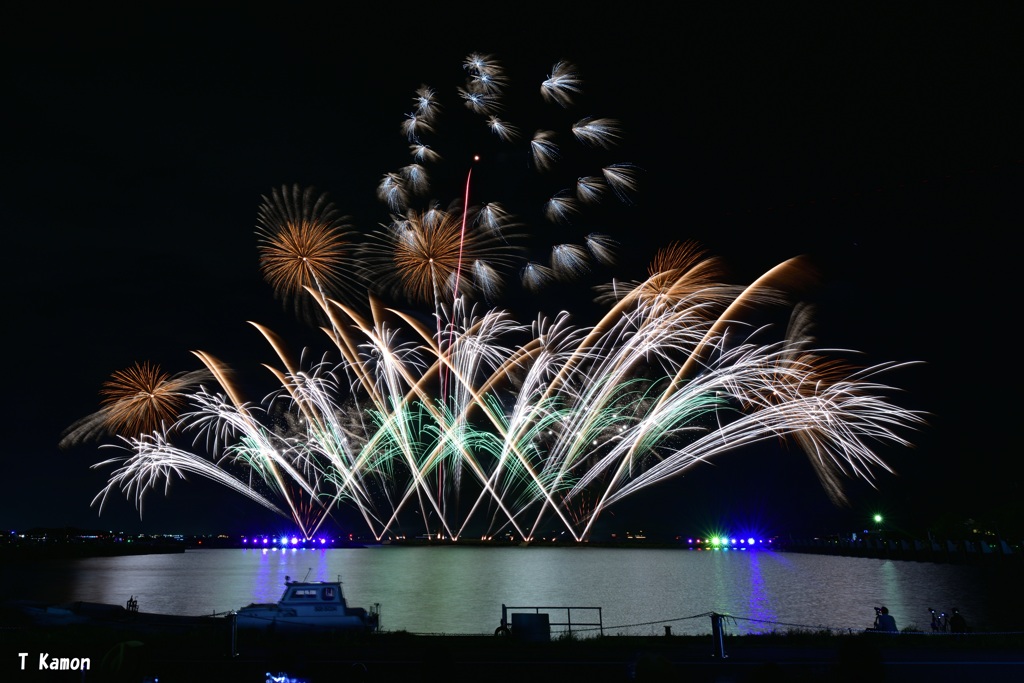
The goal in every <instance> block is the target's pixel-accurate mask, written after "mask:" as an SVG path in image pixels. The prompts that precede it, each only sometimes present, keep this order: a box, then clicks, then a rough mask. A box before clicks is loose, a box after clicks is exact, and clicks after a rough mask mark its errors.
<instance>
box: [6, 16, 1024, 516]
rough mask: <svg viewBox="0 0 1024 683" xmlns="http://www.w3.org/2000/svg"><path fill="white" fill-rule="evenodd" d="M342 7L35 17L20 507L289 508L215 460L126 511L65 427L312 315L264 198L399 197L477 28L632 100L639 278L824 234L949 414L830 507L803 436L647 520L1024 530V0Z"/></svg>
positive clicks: (86, 510)
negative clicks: (387, 188)
mask: <svg viewBox="0 0 1024 683" xmlns="http://www.w3.org/2000/svg"><path fill="white" fill-rule="evenodd" d="M331 7H332V6H331V5H323V6H321V5H315V4H314V5H308V4H303V5H301V6H299V7H284V8H280V9H278V10H276V11H274V12H267V13H265V14H258V13H254V12H247V13H235V12H227V11H224V10H214V11H211V10H209V9H208V8H203V9H202V10H201V11H199V10H196V11H184V10H181V9H174V10H171V9H167V10H159V9H154V8H148V9H136V10H133V11H130V12H120V11H117V12H114V11H111V10H104V9H102V8H100V9H96V6H90V9H89V10H88V11H83V10H75V11H74V12H71V11H69V10H66V9H64V8H55V7H50V8H46V7H39V6H36V8H35V9H26V8H21V9H17V10H13V11H8V13H7V17H6V19H5V21H4V22H3V28H2V29H0V31H2V34H3V40H2V46H0V50H2V55H3V59H2V67H0V68H2V73H3V83H4V98H3V100H4V102H5V104H4V107H3V109H4V117H3V118H4V120H5V121H6V124H5V126H4V128H5V132H4V134H3V138H2V140H3V141H2V143H0V144H2V147H0V155H2V159H3V168H4V178H3V183H2V185H0V217H2V223H3V226H4V235H5V237H4V241H5V245H6V252H7V254H8V258H7V259H6V268H5V274H6V279H7V282H8V286H7V291H8V293H9V296H8V298H7V302H6V307H5V308H6V316H5V318H6V320H5V324H4V328H5V330H6V335H5V337H6V341H7V344H6V348H7V371H8V373H9V375H8V376H9V377H10V381H9V382H8V383H7V391H6V392H5V396H6V398H5V399H4V400H5V411H4V412H5V418H6V419H5V430H4V437H5V438H4V440H3V451H2V453H3V458H4V473H5V478H6V480H7V487H6V488H7V489H8V493H7V494H6V495H5V497H4V499H3V503H2V504H0V524H2V525H3V526H4V527H6V528H9V529H21V528H25V527H28V526H33V525H41V526H62V525H72V526H84V527H93V526H99V527H104V528H115V529H125V530H141V531H151V532H163V531H183V532H189V531H197V532H198V531H204V532H205V531H221V530H224V531H230V530H234V529H237V528H240V527H241V526H242V521H244V520H247V519H251V518H252V517H253V516H259V515H261V514H262V513H260V511H259V510H258V509H256V508H255V507H254V506H252V505H250V504H249V503H246V502H244V501H241V500H236V499H235V498H234V497H232V496H231V495H230V494H228V493H226V492H219V491H218V490H217V489H211V488H210V487H208V486H205V485H203V484H201V483H197V484H186V485H175V487H174V488H173V491H172V495H171V496H170V497H169V498H166V499H164V498H162V497H160V496H153V497H151V498H150V499H149V501H148V503H147V508H146V511H145V514H144V516H143V517H142V519H141V520H140V519H139V515H138V513H137V512H136V511H135V509H134V508H133V506H132V505H131V504H130V503H128V502H126V501H124V500H122V499H117V500H113V501H111V504H110V506H109V508H108V509H107V510H106V511H104V514H103V516H102V517H99V516H98V515H97V510H96V508H94V507H90V501H91V499H92V497H93V495H94V494H95V493H96V492H97V491H98V490H99V489H100V488H101V487H102V486H103V484H104V483H105V481H106V473H105V472H106V471H105V470H104V471H101V472H96V471H93V470H91V469H90V465H91V464H93V463H94V462H96V461H98V460H99V459H100V458H101V455H102V454H101V453H98V452H97V451H96V450H95V449H77V450H76V451H74V452H72V453H66V452H61V451H60V450H59V449H58V448H57V442H58V440H59V437H60V433H61V431H62V430H63V429H64V428H65V427H67V426H68V425H69V424H71V423H72V422H73V421H75V420H76V419H78V418H80V417H83V416H84V415H87V414H89V413H91V412H93V411H94V410H96V409H97V408H98V406H99V396H98V391H99V388H100V386H101V384H102V383H103V381H105V380H106V379H107V378H108V377H109V375H110V373H112V372H114V371H116V370H119V369H123V368H126V367H128V366H130V365H132V364H133V363H135V362H137V361H143V360H150V361H153V362H156V363H159V364H160V365H161V366H163V367H164V368H165V369H168V370H171V371H180V370H189V369H195V368H196V367H197V365H196V362H195V358H194V356H192V355H191V353H190V352H191V351H192V350H194V349H202V350H207V351H210V352H211V353H214V354H215V355H219V356H220V357H222V358H224V359H226V360H230V362H231V363H232V364H233V365H236V366H238V367H240V368H245V369H246V371H247V372H253V373H258V372H262V369H261V368H259V367H258V364H259V363H260V362H264V361H269V360H270V358H269V357H268V355H267V350H266V348H265V343H264V342H263V341H262V340H261V339H260V338H259V337H258V336H257V335H256V333H255V332H254V330H253V329H252V328H251V327H249V326H248V325H247V324H246V322H245V321H247V320H254V321H257V322H261V323H265V324H267V325H268V326H269V327H271V328H275V329H281V330H288V329H292V328H291V327H290V326H291V325H292V324H293V322H294V321H292V320H291V319H290V317H289V316H288V315H287V314H286V313H285V312H283V311H282V310H281V308H280V306H279V305H278V303H277V302H276V301H275V300H274V299H273V297H272V293H271V291H270V289H269V287H268V286H267V285H266V284H265V283H264V282H263V281H262V280H261V279H260V275H259V272H258V268H257V256H256V242H255V237H254V225H255V218H256V210H257V207H258V205H259V203H260V199H261V196H262V195H265V194H267V193H269V192H270V190H271V189H273V188H276V187H280V186H282V185H286V184H287V185H291V184H293V183H297V184H299V185H302V186H306V185H313V186H315V187H317V188H318V189H320V190H322V191H326V192H328V193H329V194H330V196H331V198H332V199H333V200H334V202H335V204H336V205H338V206H339V208H340V210H341V211H342V212H343V213H345V214H348V215H351V216H353V218H354V219H355V222H356V223H357V224H358V225H360V226H361V227H364V228H367V229H372V228H374V227H376V225H377V224H378V223H380V222H384V221H385V220H386V218H387V217H386V212H385V211H384V210H383V209H382V207H381V206H380V205H379V204H378V203H377V202H376V200H375V198H374V189H375V187H376V183H377V181H378V180H379V178H380V176H381V175H382V174H383V173H384V172H387V171H390V170H394V169H395V168H396V167H397V166H399V165H401V164H403V163H405V157H404V150H405V148H404V145H403V143H402V140H401V138H400V135H399V132H398V128H399V125H400V124H401V121H402V119H403V116H404V114H405V112H406V111H408V109H409V108H410V102H411V97H412V94H413V92H414V90H415V88H416V87H418V86H419V85H420V84H421V83H430V82H432V81H434V80H437V81H443V80H453V79H454V78H457V77H458V75H459V72H460V69H461V62H462V59H463V58H464V57H465V56H466V55H467V54H468V53H470V52H473V51H479V52H485V53H493V54H494V55H496V56H497V57H498V58H499V59H500V60H501V61H502V62H503V63H505V64H506V65H508V66H509V67H510V68H516V69H520V70H522V71H523V72H524V73H541V74H542V75H544V74H546V71H545V70H547V69H550V66H551V65H552V64H553V63H554V62H555V61H557V60H559V59H568V60H569V61H572V62H573V63H575V64H576V65H577V66H578V67H579V69H580V71H581V72H582V73H583V75H584V79H585V82H586V83H587V84H588V87H590V86H592V87H593V89H594V92H595V93H596V94H595V96H594V100H593V103H594V105H595V106H600V107H603V108H605V109H606V110H608V112H609V114H611V115H614V116H616V117H617V118H619V119H620V120H622V122H623V124H624V128H625V130H626V132H627V135H626V139H625V141H624V147H625V149H626V150H627V152H626V156H628V157H629V161H632V162H635V163H637V164H638V165H640V166H642V167H643V169H644V174H643V186H642V190H641V192H640V194H639V196H638V198H637V202H636V205H635V206H633V207H631V209H630V211H629V212H628V214H627V213H624V214H623V222H624V223H625V225H623V226H622V232H623V233H624V234H628V235H629V239H628V240H625V257H626V262H627V266H633V267H636V268H637V270H635V271H634V272H631V273H628V274H626V275H625V277H627V278H636V277H640V276H642V275H643V271H642V266H643V264H645V263H646V259H648V258H649V257H650V255H652V254H653V251H654V249H655V248H656V247H657V246H661V245H664V244H667V243H669V242H672V241H678V240H684V239H696V240H698V241H700V242H701V243H703V244H704V245H706V246H707V247H708V249H709V250H710V251H711V252H712V253H714V254H717V255H719V256H721V257H722V258H724V259H725V261H726V262H727V263H729V264H730V265H731V266H732V267H733V268H734V270H735V273H736V276H737V280H739V281H743V282H749V281H750V280H751V279H753V278H754V277H756V276H757V275H759V274H760V273H762V272H764V271H765V270H767V269H768V268H770V267H772V266H773V265H775V264H777V263H779V262H781V261H782V260H784V259H786V258H789V257H791V256H796V255H798V254H809V255H812V256H813V257H814V258H815V260H816V261H817V262H818V263H820V264H822V266H823V270H824V273H825V277H824V282H823V286H822V289H821V292H822V293H821V297H822V300H821V303H822V308H821V310H820V315H819V319H820V330H821V334H822V338H823V340H824V341H826V342H827V343H828V344H831V345H835V346H842V347H850V348H855V349H858V350H861V351H863V352H864V353H865V356H866V358H867V359H868V360H871V361H875V362H877V361H883V360H894V361H922V362H923V364H922V365H921V366H917V367H914V368H912V369H908V370H907V371H905V372H903V373H902V374H898V375H895V376H893V377H892V378H891V382H892V383H893V384H896V385H897V386H901V387H905V388H906V390H907V391H906V396H905V399H906V400H905V403H907V404H908V405H910V406H911V407H914V408H917V409H921V410H927V411H929V412H930V413H931V417H930V418H929V422H930V424H929V426H928V427H927V428H926V429H925V430H924V431H923V432H922V433H920V434H919V435H917V436H915V437H913V440H914V441H915V442H916V443H917V447H916V448H915V449H912V450H909V451H907V450H894V451H891V452H890V451H886V453H885V455H886V458H887V460H888V461H889V462H890V463H891V464H892V465H893V467H894V468H895V469H896V470H897V471H898V474H897V475H896V476H890V475H883V476H882V477H881V478H880V479H879V481H878V489H877V490H871V489H870V488H867V487H863V486H854V487H853V488H852V491H853V492H854V493H855V496H856V497H855V500H854V504H853V507H852V508H851V509H850V510H849V511H845V512H839V511H835V510H833V509H832V508H831V507H830V506H829V504H828V502H827V500H826V499H825V496H824V494H823V493H821V491H820V489H818V488H817V485H816V483H815V481H814V478H813V475H812V474H811V472H810V469H809V467H808V466H807V465H806V463H805V462H804V461H803V460H802V457H803V456H799V457H798V456H796V455H786V456H781V457H773V458H770V459H766V458H756V457H750V458H747V457H746V454H737V455H736V456H733V457H731V458H726V459H723V461H722V462H721V463H720V464H719V465H718V466H716V467H711V468H707V469H706V471H702V472H699V473H695V474H692V475H690V476H688V477H687V478H685V479H681V480H678V481H676V482H674V483H673V484H671V485H669V486H666V487H662V488H663V489H664V490H661V489H659V491H657V492H652V495H651V497H650V499H648V500H645V501H644V503H643V505H639V506H636V507H640V508H644V507H646V508H647V513H648V514H649V513H650V512H651V511H652V510H653V511H655V512H656V515H655V516H656V518H657V519H656V521H655V520H647V519H645V518H644V517H643V515H642V514H641V516H640V517H638V518H636V519H635V520H631V522H634V523H635V524H638V525H645V524H647V525H650V526H655V525H658V524H660V525H662V526H664V527H665V528H667V529H677V530H679V531H685V530H686V529H687V528H690V527H692V526H694V525H695V522H693V520H696V519H701V518H704V517H715V516H716V515H718V516H722V515H726V516H727V515H730V514H736V515H740V516H749V517H755V516H758V515H764V516H765V517H766V518H767V519H768V520H769V522H768V523H769V524H770V525H771V526H772V527H773V528H774V529H775V530H776V531H783V530H785V529H790V528H798V527H799V526H800V525H805V526H806V525H807V524H808V523H809V520H816V521H822V523H824V522H825V521H826V520H827V522H828V523H832V524H835V525H842V526H843V528H848V527H850V526H853V525H856V524H858V523H859V520H860V519H862V518H864V516H865V515H866V514H867V512H868V511H870V510H873V509H876V508H879V509H884V510H885V511H886V512H887V514H890V516H891V518H892V519H893V520H894V522H893V523H894V524H896V525H904V526H906V527H907V528H911V527H914V528H919V527H926V526H935V525H938V524H940V523H941V524H948V523H950V522H951V521H955V520H961V519H964V518H967V517H972V518H976V519H980V520H984V521H985V522H986V523H988V524H993V525H1001V526H1003V527H1006V528H1011V527H1016V528H1017V529H1020V528H1021V515H1020V512H1019V511H1017V507H1018V506H1017V504H1016V501H1017V500H1018V499H1019V497H1020V495H1021V491H1020V486H1019V476H1017V475H1016V474H1015V471H1016V468H1015V467H1013V465H1012V463H1013V462H1014V460H1015V454H1016V452H1017V451H1019V448H1018V447H1017V446H1016V445H1015V443H1016V440H1015V436H1016V430H1015V429H1013V427H1014V426H1015V423H1016V416H1015V414H1014V413H1015V411H1014V410H1013V408H1015V407H1016V405H1017V404H1018V403H1019V402H1018V401H1016V400H1015V399H1014V396H1015V394H1016V387H1017V386H1019V383H1018V378H1017V375H1018V374H1019V373H1018V371H1017V368H1016V366H1015V363H1014V361H1013V360H1012V359H1013V357H1014V353H1015V351H1016V346H1017V344H1016V341H1015V340H1016V338H1017V336H1018V332H1017V330H1016V325H1015V323H1014V320H1015V318H1016V316H1017V314H1018V311H1019V304H1018V298H1017V290H1018V286H1017V279H1016V277H1015V275H1016V273H1015V268H1014V266H1015V265H1016V261H1017V259H1016V256H1017V250H1016V241H1017V236H1018V233H1019V226H1020V223H1021V220H1020V215H1021V212H1020V199H1021V195H1022V193H1021V189H1022V184H1021V183H1022V180H1024V154H1022V147H1021V144H1020V132H1019V131H1020V121H1021V120H1024V111H1022V108H1021V105H1020V102H1019V90H1020V83H1021V79H1020V77H1021V70H1020V66H1021V61H1022V60H1021V54H1020V53H1021V51H1020V47H1019V36H1020V29H1021V28H1022V26H1021V22H1020V19H1021V16H1020V13H1019V12H1016V13H1014V12H1011V11H1009V10H1007V9H1006V8H1005V7H1001V8H1000V9H999V10H998V11H997V10H995V9H992V6H986V7H982V8H975V7H972V8H969V9H967V8H960V9H958V10H956V11H952V10H948V9H945V10H942V11H940V10H938V9H937V8H936V7H932V6H928V5H922V6H920V7H918V8H916V9H913V8H910V7H907V6H904V7H903V8H902V9H900V10H898V11H887V12H877V13H866V12H864V13H858V12H854V11H852V10H851V11H850V12H848V13H845V14H841V13H837V12H834V11H833V12H830V13H824V12H822V13H817V14H815V13H811V14H807V13H796V12H791V13H768V12H767V11H766V10H764V9H758V10H756V11H750V10H747V9H742V10H741V9H734V10H721V11H710V10H708V11H702V12H696V13H693V12H690V11H689V10H686V9H676V10H670V11H666V10H661V9H659V10H657V11H655V10H653V9H646V8H645V6H644V5H642V4H640V5H638V4H636V3H634V4H632V5H622V6H617V7H615V9H614V11H612V10H609V11H607V12H598V11H594V12H589V11H588V13H586V14H584V13H583V10H581V9H580V8H579V7H578V6H577V7H574V8H572V9H565V10H551V9H550V8H540V9H537V10H536V11H531V10H526V9H520V10H515V11H513V10H508V11H507V13H505V14H503V15H502V16H500V17H495V16H493V15H492V14H491V13H488V12H483V11H482V10H481V6H480V5H478V4H474V5H467V6H465V8H463V9H462V10H461V11H455V10H449V11H447V12H442V13H437V12H436V11H434V12H432V13H431V14H429V15H427V14H420V13H413V12H410V13H408V14H405V13H403V12H402V11H401V10H400V9H399V10H392V9H391V8H392V6H391V5H388V8H389V9H388V11H386V12H385V11H371V10H365V11H360V12H359V13H358V14H351V13H346V12H345V11H343V10H339V9H336V8H334V9H331ZM416 7H419V8H421V9H422V7H423V6H422V4H420V5H417V6H416ZM540 7H542V6H540ZM652 7H653V5H652ZM755 484H756V485H755ZM655 493H656V494H657V495H655ZM634 512H635V511H631V510H629V509H625V508H624V510H623V511H622V513H621V514H622V515H623V516H625V515H627V514H633V513H634ZM641 512H642V511H641ZM636 514H640V513H636Z"/></svg>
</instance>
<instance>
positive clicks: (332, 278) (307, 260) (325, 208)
mask: <svg viewBox="0 0 1024 683" xmlns="http://www.w3.org/2000/svg"><path fill="white" fill-rule="evenodd" d="M346 221H347V219H346V218H343V217H340V216H339V215H338V212H337V210H336V209H335V208H334V204H332V203H331V202H330V201H328V199H327V195H325V194H321V195H319V196H317V195H316V194H315V190H314V189H313V188H311V187H310V188H306V189H305V190H300V189H299V187H298V186H297V185H296V186H293V187H292V188H290V189H289V188H287V187H282V188H281V190H280V191H278V190H276V189H275V190H274V191H273V192H272V194H271V196H270V198H269V199H268V198H267V197H263V204H262V205H261V206H260V208H259V213H258V220H257V224H256V234H257V237H258V239H259V254H260V270H261V272H262V273H263V277H264V279H266V281H267V282H268V283H269V284H270V286H271V287H273V289H274V294H275V296H277V298H279V299H281V300H282V301H284V302H285V303H286V305H287V304H290V305H291V306H292V307H293V308H294V310H295V313H296V314H297V315H299V316H300V317H303V318H306V319H307V320H310V319H312V317H311V314H313V313H314V311H317V310H319V307H314V306H312V303H313V302H312V301H311V300H310V297H309V296H308V295H307V292H306V289H307V288H311V289H314V290H316V291H318V292H320V293H321V294H323V295H324V296H330V297H337V296H339V295H340V294H342V293H343V292H346V291H360V290H359V281H358V279H357V278H356V276H355V272H356V270H355V268H354V267H353V266H352V263H351V258H352V257H353V255H354V254H353V252H354V243H353V241H352V237H353V236H354V235H355V234H357V233H356V231H355V230H354V229H353V228H352V227H351V226H349V225H348V224H347V222H346Z"/></svg>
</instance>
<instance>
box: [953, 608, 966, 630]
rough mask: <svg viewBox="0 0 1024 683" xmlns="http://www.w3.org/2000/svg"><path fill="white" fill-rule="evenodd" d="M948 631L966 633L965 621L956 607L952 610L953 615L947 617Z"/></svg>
mask: <svg viewBox="0 0 1024 683" xmlns="http://www.w3.org/2000/svg"><path fill="white" fill-rule="evenodd" d="M949 630H950V631H951V632H952V633H967V620H966V619H964V615H962V614H960V610H959V609H957V608H956V607H954V608H953V614H952V615H950V617H949Z"/></svg>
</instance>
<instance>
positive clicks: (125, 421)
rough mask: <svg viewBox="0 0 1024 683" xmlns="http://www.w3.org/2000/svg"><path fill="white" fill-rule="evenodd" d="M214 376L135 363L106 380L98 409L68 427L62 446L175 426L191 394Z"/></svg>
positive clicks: (206, 373) (203, 371)
mask: <svg viewBox="0 0 1024 683" xmlns="http://www.w3.org/2000/svg"><path fill="white" fill-rule="evenodd" d="M212 379H213V376H212V375H211V374H210V373H209V372H208V371H207V370H205V369H204V370H196V371H193V372H186V373H179V374H176V375H171V374H170V373H168V372H165V371H164V370H163V369H162V368H160V366H159V365H156V364H155V363H149V362H143V363H136V364H135V365H133V366H132V367H130V368H126V369H124V370H118V371H116V372H114V373H113V374H112V375H111V376H110V379H108V380H107V381H106V382H104V383H103V386H102V388H101V390H100V395H101V396H102V400H101V405H102V407H101V408H100V410H99V411H97V412H96V413H93V414H92V415H89V416H87V417H85V418H83V419H81V420H79V421H77V422H75V423H74V424H73V425H71V426H70V427H68V429H66V430H65V431H64V433H63V434H62V436H61V441H60V446H61V447H62V448H68V447H71V446H73V445H76V444H79V443H83V442H85V441H90V440H95V439H98V438H101V437H103V436H105V435H107V434H119V435H129V436H135V435H138V434H147V433H152V432H156V431H163V430H169V429H171V428H172V427H173V425H174V423H175V422H176V420H177V419H178V416H179V414H180V412H181V410H182V409H183V408H185V406H186V405H188V397H189V396H190V395H191V393H192V391H194V390H195V389H196V387H198V386H199V385H200V384H201V383H202V382H204V381H210V380H212Z"/></svg>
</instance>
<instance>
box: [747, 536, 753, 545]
mask: <svg viewBox="0 0 1024 683" xmlns="http://www.w3.org/2000/svg"><path fill="white" fill-rule="evenodd" d="M747 543H748V544H750V545H754V538H753V537H750V538H748V539H747Z"/></svg>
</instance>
